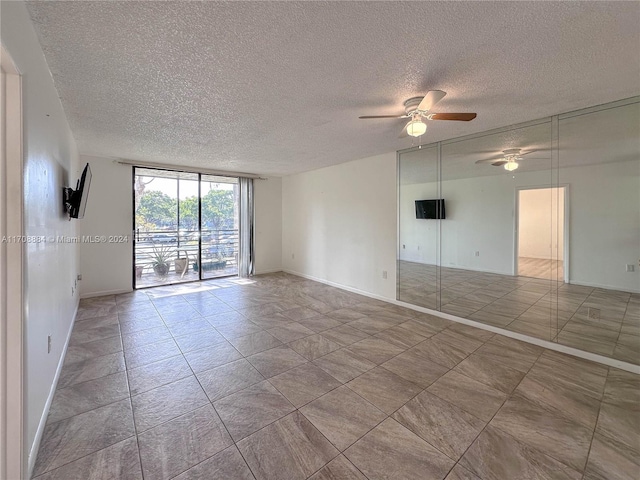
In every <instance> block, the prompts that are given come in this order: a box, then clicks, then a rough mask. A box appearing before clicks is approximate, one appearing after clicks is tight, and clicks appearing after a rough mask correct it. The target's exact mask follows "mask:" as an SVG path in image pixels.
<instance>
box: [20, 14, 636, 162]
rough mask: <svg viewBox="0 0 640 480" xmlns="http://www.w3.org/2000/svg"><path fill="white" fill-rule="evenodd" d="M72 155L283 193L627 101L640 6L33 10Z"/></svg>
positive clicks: (633, 86) (632, 79)
mask: <svg viewBox="0 0 640 480" xmlns="http://www.w3.org/2000/svg"><path fill="white" fill-rule="evenodd" d="M28 8H29V11H30V14H31V17H32V19H33V21H34V25H35V28H36V31H37V33H38V35H39V38H40V42H41V44H42V47H43V50H44V53H45V57H46V59H47V62H48V64H49V67H50V69H51V72H52V74H53V78H54V81H55V84H56V87H57V89H58V92H59V94H60V97H61V99H62V104H63V106H64V108H65V111H66V114H67V116H68V118H69V122H70V124H71V128H72V130H73V133H74V136H75V138H76V140H77V142H78V146H79V149H80V151H81V152H82V153H91V154H97V155H103V156H111V157H122V158H127V159H133V160H144V161H153V162H161V163H172V164H184V165H189V166H196V167H197V166H200V167H206V168H215V169H223V170H233V171H242V172H250V173H258V174H264V175H287V174H292V173H297V172H303V171H307V170H312V169H316V168H320V167H324V166H329V165H333V164H337V163H341V162H345V161H349V160H354V159H357V158H363V157H368V156H371V155H376V154H379V153H384V152H390V151H394V150H398V149H402V148H407V147H410V146H411V141H412V139H411V138H404V139H399V138H398V134H399V132H400V129H401V128H402V125H403V123H402V121H399V120H367V121H365V120H358V118H357V117H358V116H359V115H377V114H387V113H396V112H402V102H403V101H404V100H405V99H407V98H409V97H412V96H416V95H420V94H424V92H426V91H427V90H433V89H440V90H444V91H446V92H447V94H448V95H447V96H446V97H445V98H444V100H442V101H441V102H440V103H439V104H438V105H437V107H436V108H435V109H434V111H436V112H458V111H463V112H464V111H471V112H477V113H478V118H477V119H476V120H474V121H472V122H469V123H466V122H436V121H433V122H430V123H429V129H428V130H427V133H426V134H425V135H424V136H423V137H422V140H421V141H422V143H430V142H432V141H438V140H444V139H448V138H453V137H457V136H460V135H465V134H469V133H475V132H481V131H485V130H488V129H491V128H496V127H500V126H505V125H509V124H512V123H518V122H522V121H527V120H532V119H536V118H541V117H545V116H548V115H552V114H557V113H561V112H566V111H571V110H575V109H578V108H582V107H588V106H592V105H597V104H602V103H606V102H609V101H613V100H618V99H621V98H627V97H631V96H635V95H638V94H639V93H640V84H639V80H638V79H639V78H640V56H639V55H638V46H639V45H640V29H638V25H639V24H640V3H639V2H566V3H565V2H176V3H173V2H152V1H146V2H133V1H127V2H111V1H110V2H104V1H98V2H90V1H82V2H63V1H56V2H29V3H28Z"/></svg>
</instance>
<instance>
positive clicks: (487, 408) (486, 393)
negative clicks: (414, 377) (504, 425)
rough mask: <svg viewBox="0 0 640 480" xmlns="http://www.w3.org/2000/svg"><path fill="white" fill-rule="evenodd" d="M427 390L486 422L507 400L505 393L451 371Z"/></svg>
mask: <svg viewBox="0 0 640 480" xmlns="http://www.w3.org/2000/svg"><path fill="white" fill-rule="evenodd" d="M427 390H428V391H429V392H431V393H433V394H434V395H437V396H438V397H440V398H442V399H443V400H446V401H448V402H449V403H452V404H453V405H456V406H457V407H459V408H461V409H462V410H464V411H465V412H467V413H470V414H471V415H474V416H476V417H478V418H480V419H481V420H484V421H486V422H488V421H489V420H491V418H492V417H493V415H494V414H495V413H496V412H497V411H498V409H499V408H500V407H501V406H502V404H503V403H504V401H505V400H506V399H507V395H506V394H505V393H503V392H500V391H498V390H496V389H495V388H491V387H489V386H487V385H485V384H483V383H480V382H478V381H476V380H473V379H471V378H469V377H467V376H465V375H462V374H459V373H457V372H455V371H453V370H452V371H450V372H449V373H447V374H445V375H443V376H442V377H440V379H438V380H436V381H435V382H434V383H433V384H432V385H431V386H430V387H429V388H427Z"/></svg>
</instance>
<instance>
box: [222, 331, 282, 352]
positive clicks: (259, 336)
mask: <svg viewBox="0 0 640 480" xmlns="http://www.w3.org/2000/svg"><path fill="white" fill-rule="evenodd" d="M229 343H231V345H233V346H234V347H235V348H236V350H238V351H239V352H240V353H241V354H242V355H244V356H245V357H248V356H249V355H253V354H254V353H259V352H263V351H265V350H269V349H271V348H274V347H277V346H279V345H282V342H281V341H280V340H278V339H277V338H276V337H274V336H273V335H271V334H270V333H268V332H266V331H264V330H262V331H260V332H256V333H251V334H249V335H244V336H242V337H234V338H230V339H229Z"/></svg>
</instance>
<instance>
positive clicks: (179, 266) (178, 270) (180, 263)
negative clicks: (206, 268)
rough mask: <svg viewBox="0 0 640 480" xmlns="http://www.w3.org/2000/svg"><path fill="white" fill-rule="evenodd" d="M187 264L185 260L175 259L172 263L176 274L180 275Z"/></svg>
mask: <svg viewBox="0 0 640 480" xmlns="http://www.w3.org/2000/svg"><path fill="white" fill-rule="evenodd" d="M187 262H188V260H187V259H186V258H177V259H176V260H175V261H174V268H175V270H176V273H179V274H181V275H182V273H183V272H185V270H186V269H187Z"/></svg>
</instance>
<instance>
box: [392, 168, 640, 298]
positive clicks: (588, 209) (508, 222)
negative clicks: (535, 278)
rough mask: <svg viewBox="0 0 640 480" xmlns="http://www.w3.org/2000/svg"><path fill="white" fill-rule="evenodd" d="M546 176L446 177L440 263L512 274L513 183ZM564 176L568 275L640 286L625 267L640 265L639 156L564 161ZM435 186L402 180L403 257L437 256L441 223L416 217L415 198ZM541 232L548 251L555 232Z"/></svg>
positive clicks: (539, 181)
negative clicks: (589, 161)
mask: <svg viewBox="0 0 640 480" xmlns="http://www.w3.org/2000/svg"><path fill="white" fill-rule="evenodd" d="M514 176H515V178H513V177H514ZM548 181H549V173H548V172H522V173H517V174H516V175H510V174H505V175H493V176H484V177H476V178H465V179H458V180H450V181H444V182H442V197H443V198H444V199H445V205H446V214H447V218H446V220H442V221H441V228H442V233H441V264H442V266H445V267H453V268H463V269H469V270H478V271H485V272H494V273H500V274H504V275H511V274H512V273H513V263H514V214H515V211H514V208H515V195H516V187H535V186H542V185H545V184H547V183H548ZM559 182H560V183H561V184H567V185H568V192H567V197H568V198H567V200H568V202H569V208H570V217H569V227H570V228H569V232H566V233H567V234H568V235H569V242H570V243H569V260H570V263H569V268H570V278H569V280H570V282H571V283H575V284H580V285H589V286H597V287H603V288H612V289H619V290H624V291H636V292H637V291H640V274H639V272H638V268H636V269H635V270H636V271H635V272H633V273H628V272H626V271H625V270H626V265H627V264H637V261H638V253H639V251H640V162H639V161H638V160H629V161H626V162H616V163H609V164H600V165H589V166H584V167H572V168H563V169H560V173H559ZM435 188H436V185H435V183H430V184H421V185H403V186H402V189H401V190H402V191H403V192H402V193H401V202H402V203H401V205H400V229H401V235H400V244H401V246H402V245H406V249H405V250H401V252H402V253H403V254H402V257H401V258H403V259H406V260H411V261H416V262H423V263H429V264H433V263H434V258H435V255H436V251H437V249H436V247H435V246H434V245H435V240H434V238H435V236H436V233H435V232H436V228H437V226H436V222H433V226H431V224H430V223H429V222H431V221H425V220H418V219H416V218H415V212H414V210H413V202H414V200H419V199H422V198H435V195H432V193H433V192H434V191H435ZM424 222H427V223H424ZM539 235H540V237H544V241H545V242H546V244H547V250H548V245H549V243H550V242H551V241H552V237H553V236H554V235H555V232H551V231H548V232H546V233H545V232H542V233H539ZM418 246H421V250H420V252H422V253H421V254H420V255H419V254H418V253H419V252H418V250H417V247H418ZM425 250H428V253H427V252H425ZM476 251H478V252H480V255H479V256H477V257H476V256H475V252H476Z"/></svg>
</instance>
